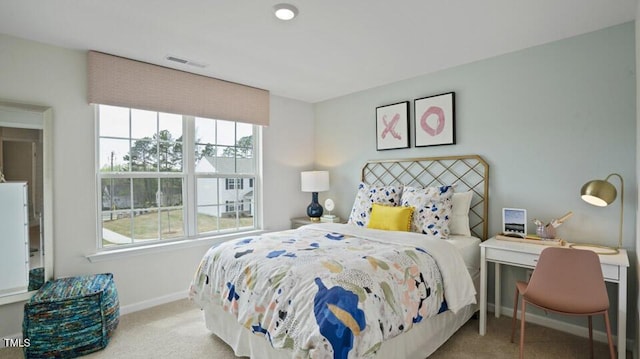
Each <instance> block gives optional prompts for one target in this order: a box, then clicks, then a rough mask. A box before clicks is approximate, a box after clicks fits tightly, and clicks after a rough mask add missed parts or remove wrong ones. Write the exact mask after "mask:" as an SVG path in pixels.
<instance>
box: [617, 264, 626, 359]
mask: <svg viewBox="0 0 640 359" xmlns="http://www.w3.org/2000/svg"><path fill="white" fill-rule="evenodd" d="M626 351H627V267H624V266H620V282H618V358H621V359H623V358H626V357H627V353H626Z"/></svg>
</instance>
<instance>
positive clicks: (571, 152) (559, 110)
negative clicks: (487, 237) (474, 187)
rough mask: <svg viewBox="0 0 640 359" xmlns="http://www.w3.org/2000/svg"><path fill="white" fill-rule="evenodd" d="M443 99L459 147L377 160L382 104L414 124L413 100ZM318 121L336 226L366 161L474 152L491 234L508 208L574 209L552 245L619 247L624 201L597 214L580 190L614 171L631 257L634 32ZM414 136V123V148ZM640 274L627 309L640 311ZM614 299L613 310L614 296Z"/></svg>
mask: <svg viewBox="0 0 640 359" xmlns="http://www.w3.org/2000/svg"><path fill="white" fill-rule="evenodd" d="M451 46H455V44H451ZM434 56H436V55H435V54H434ZM400 63H401V60H400V61H399V62H398V63H397V64H393V65H390V66H401V64H400ZM449 91H455V96H456V98H455V101H456V104H455V107H456V122H455V126H456V142H457V144H455V145H448V146H436V147H421V148H415V147H412V148H410V149H402V150H389V151H381V152H378V151H376V143H375V108H376V107H377V106H381V105H387V104H392V103H396V102H400V101H407V100H409V101H411V115H410V116H411V122H413V99H416V98H421V97H425V96H430V95H435V94H440V93H444V92H449ZM315 116H316V124H315V130H316V132H315V133H316V138H315V141H316V162H317V164H318V167H321V168H328V169H329V170H330V171H331V172H330V174H331V191H330V192H328V193H324V194H321V197H324V198H326V197H332V198H333V199H334V200H335V202H336V209H337V212H338V214H339V215H341V216H348V214H349V211H350V208H351V205H352V202H353V199H354V196H355V189H356V186H357V183H358V181H359V176H360V168H361V167H362V165H363V163H364V162H365V161H366V160H368V159H382V158H407V157H428V156H439V155H460V154H480V155H482V156H483V157H484V158H485V160H487V161H488V162H489V164H490V177H491V178H490V205H489V207H490V209H489V211H490V218H489V232H490V233H496V232H498V231H500V227H501V221H502V218H501V209H502V208H503V207H516V208H526V209H527V210H528V216H529V218H530V219H531V218H539V219H541V220H543V221H549V220H551V219H552V218H554V217H558V216H560V215H562V214H564V213H565V212H567V211H570V210H571V211H573V212H574V216H573V218H571V219H570V220H569V221H568V222H567V223H566V224H565V225H563V226H562V227H559V233H558V235H559V236H561V237H563V238H566V239H567V240H571V241H576V242H591V243H603V244H604V243H607V244H615V243H616V242H617V238H618V220H619V207H618V206H619V205H620V202H619V200H617V201H616V202H615V203H614V204H613V205H612V206H609V207H607V208H604V209H603V208H596V207H592V206H589V205H587V204H586V203H584V202H582V201H581V200H580V199H579V195H578V194H579V190H580V187H581V186H582V184H584V183H585V182H586V181H588V180H590V179H595V178H604V177H606V176H607V175H608V174H609V173H611V172H617V173H620V174H621V175H622V176H623V177H624V179H625V181H626V183H625V184H626V188H625V218H624V223H625V225H624V247H626V248H627V249H629V250H630V252H631V254H630V257H631V259H632V261H633V258H635V242H636V241H635V214H636V206H637V192H636V162H635V161H636V159H635V153H636V77H635V28H634V23H626V24H622V25H619V26H615V27H611V28H607V29H604V30H601V31H597V32H593V33H589V34H586V35H582V36H578V37H574V38H570V39H566V40H562V41H558V42H554V43H550V44H546V45H542V46H537V47H534V48H529V49H526V50H522V51H518V52H514V53H511V54H506V55H502V56H498V57H495V58H490V59H486V60H483V61H479V62H475V63H471V64H467V65H463V66H459V67H455V68H452V69H449V70H445V71H440V72H438V73H435V74H430V75H425V76H421V77H416V78H413V79H409V80H405V81H400V82H396V83H393V84H389V85H387V86H382V87H379V88H374V89H370V90H366V91H362V92H358V93H354V94H351V95H347V96H344V97H340V98H336V99H332V100H328V101H325V102H322V103H318V104H316V106H315ZM413 133H414V132H413V123H412V124H411V142H412V146H413ZM614 181H615V180H614ZM614 184H616V185H617V182H614ZM635 272H636V271H635V267H634V268H631V270H630V271H629V274H630V279H629V284H630V288H629V293H630V296H631V297H630V298H629V299H630V300H629V303H636V300H635V293H636V290H635V283H637V280H636V278H635ZM522 274H523V273H520V272H518V271H514V273H507V274H506V275H504V280H505V282H504V283H505V287H504V288H503V294H504V295H503V303H507V305H511V304H510V303H512V297H511V295H512V291H513V285H512V284H511V282H512V280H513V279H515V277H516V276H520V275H522ZM489 293H491V292H489ZM489 298H490V301H492V300H493V298H492V295H491V294H489ZM610 298H611V301H612V303H616V302H617V298H616V295H615V293H613V292H612V293H611V296H610ZM632 307H633V306H632V305H631V306H630V308H632ZM614 313H615V312H614ZM630 313H635V309H630ZM614 317H615V315H614ZM634 317H635V316H634V315H629V328H630V334H629V337H633V335H632V334H633V332H634V331H635V329H632V328H634V327H635V325H634V323H633V318H634Z"/></svg>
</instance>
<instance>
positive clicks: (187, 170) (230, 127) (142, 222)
mask: <svg viewBox="0 0 640 359" xmlns="http://www.w3.org/2000/svg"><path fill="white" fill-rule="evenodd" d="M96 114H97V115H96V117H97V126H98V129H99V130H98V148H99V149H98V154H99V158H98V161H97V162H98V163H97V167H98V170H97V178H98V182H99V187H98V188H99V189H100V194H99V196H98V198H99V202H100V206H99V219H100V221H99V227H100V228H99V229H100V233H102V241H101V242H100V243H99V247H100V248H107V247H114V246H118V247H120V246H123V245H143V244H149V243H157V241H165V240H181V239H187V238H198V237H204V236H211V235H216V234H221V233H232V232H240V231H246V230H251V229H255V228H256V223H257V221H256V213H254V210H255V208H256V206H255V199H256V193H255V188H254V187H253V183H254V181H255V180H256V178H257V176H258V174H257V165H256V158H255V155H254V154H255V153H256V144H255V142H256V141H254V139H255V138H256V134H257V133H258V131H259V128H258V126H255V125H251V124H245V123H241V122H233V121H224V120H215V119H207V118H198V117H192V116H182V115H175V114H167V113H161V112H153V111H144V110H137V109H129V108H122V107H115V106H106V105H98V106H97V112H96ZM245 181H247V182H248V184H250V185H249V186H247V187H246V189H245V186H244V183H245Z"/></svg>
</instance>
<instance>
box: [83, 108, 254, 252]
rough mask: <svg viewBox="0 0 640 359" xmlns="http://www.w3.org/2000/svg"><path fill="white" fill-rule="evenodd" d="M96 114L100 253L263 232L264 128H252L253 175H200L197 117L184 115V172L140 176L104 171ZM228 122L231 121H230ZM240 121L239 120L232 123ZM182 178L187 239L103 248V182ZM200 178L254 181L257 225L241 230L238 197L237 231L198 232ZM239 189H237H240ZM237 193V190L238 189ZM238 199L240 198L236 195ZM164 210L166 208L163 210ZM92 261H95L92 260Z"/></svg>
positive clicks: (97, 239) (95, 109)
mask: <svg viewBox="0 0 640 359" xmlns="http://www.w3.org/2000/svg"><path fill="white" fill-rule="evenodd" d="M94 111H95V116H94V118H95V124H96V126H95V128H96V130H95V139H96V156H95V157H96V159H95V163H96V184H97V186H96V188H97V191H96V196H97V214H98V217H97V226H96V228H97V237H96V247H97V250H98V252H101V251H104V252H108V251H114V252H116V251H118V250H128V249H137V248H150V247H154V246H156V245H160V246H165V245H166V244H169V243H176V244H179V243H184V242H192V241H193V240H198V239H221V240H222V239H225V238H233V237H234V236H236V235H238V234H245V233H249V232H253V231H259V230H261V228H262V205H261V198H262V196H261V186H259V185H258V184H260V183H262V181H261V176H262V166H261V157H260V156H261V152H262V151H261V143H262V141H261V136H262V127H261V126H259V125H251V126H252V128H253V133H252V136H253V149H252V150H253V156H252V159H253V169H254V172H253V173H196V171H195V155H194V154H195V149H196V143H195V117H194V116H187V115H181V116H182V127H183V129H182V130H183V132H182V149H183V157H182V160H183V163H182V172H159V171H155V172H148V173H139V172H120V173H118V172H107V173H106V174H105V173H104V172H101V171H100V139H101V136H100V118H99V105H94ZM226 121H228V120H226ZM229 122H236V123H237V121H229ZM177 177H181V178H182V179H183V180H182V191H183V192H182V207H183V218H184V220H183V223H184V228H183V233H184V237H181V238H175V239H154V240H148V241H143V242H137V243H131V244H121V245H113V246H108V247H103V245H102V242H103V240H102V238H103V228H102V212H103V209H102V193H101V192H102V186H101V183H102V181H103V180H106V179H108V178H131V179H133V178H157V179H162V178H177ZM198 178H218V179H219V180H220V181H223V180H225V179H226V178H237V179H239V180H240V181H244V179H246V178H248V179H251V180H253V183H254V187H253V188H252V190H253V191H254V193H253V203H251V204H249V206H251V207H253V226H252V227H244V228H240V227H239V216H238V211H237V209H238V207H239V206H244V205H245V202H244V200H243V199H242V198H237V200H238V201H237V202H236V204H235V205H234V207H235V208H236V228H235V229H232V230H220V229H218V230H217V231H216V232H206V233H201V234H200V233H198V229H197V207H198V204H197V180H198ZM236 187H237V186H236ZM236 191H237V189H236ZM236 197H237V196H236ZM219 205H220V206H221V207H222V208H224V207H225V203H219ZM163 209H164V207H163ZM89 259H90V260H91V258H89Z"/></svg>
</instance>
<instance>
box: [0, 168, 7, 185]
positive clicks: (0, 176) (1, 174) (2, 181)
mask: <svg viewBox="0 0 640 359" xmlns="http://www.w3.org/2000/svg"><path fill="white" fill-rule="evenodd" d="M5 182H7V180H5V178H4V174H3V173H2V167H0V183H5Z"/></svg>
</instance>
